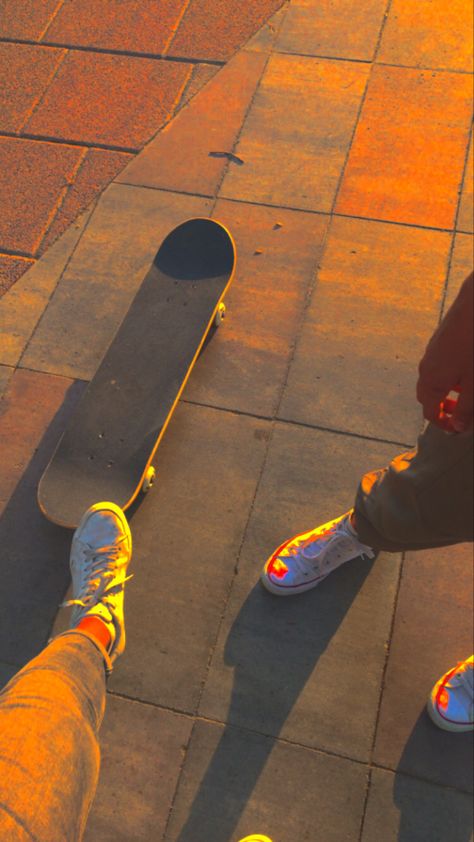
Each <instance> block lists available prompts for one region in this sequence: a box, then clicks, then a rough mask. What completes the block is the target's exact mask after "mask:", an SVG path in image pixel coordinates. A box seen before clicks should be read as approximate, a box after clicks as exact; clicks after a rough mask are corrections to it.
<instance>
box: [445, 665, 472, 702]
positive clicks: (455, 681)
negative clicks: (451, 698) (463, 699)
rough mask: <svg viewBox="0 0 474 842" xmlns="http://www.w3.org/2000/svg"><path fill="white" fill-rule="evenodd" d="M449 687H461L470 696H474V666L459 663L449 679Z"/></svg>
mask: <svg viewBox="0 0 474 842" xmlns="http://www.w3.org/2000/svg"><path fill="white" fill-rule="evenodd" d="M449 684H450V685H451V687H459V686H461V687H463V688H464V690H466V691H467V692H468V693H469V694H470V695H471V696H474V666H473V665H472V664H466V663H461V664H460V665H459V666H458V667H457V669H456V672H455V673H454V675H452V676H451V678H450V679H449Z"/></svg>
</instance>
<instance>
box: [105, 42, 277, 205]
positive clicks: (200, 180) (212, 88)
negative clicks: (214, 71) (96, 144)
mask: <svg viewBox="0 0 474 842" xmlns="http://www.w3.org/2000/svg"><path fill="white" fill-rule="evenodd" d="M265 63H266V56H265V54H264V53H258V52H247V51H245V50H243V51H241V52H240V53H238V54H237V56H235V58H234V59H232V61H230V62H229V64H228V65H226V67H225V68H223V69H222V70H221V71H220V72H219V73H218V75H217V76H216V77H215V78H214V79H213V80H212V81H211V82H210V83H209V85H207V86H206V87H205V88H204V90H202V91H201V92H200V94H199V95H198V96H197V97H195V99H194V100H193V101H192V102H191V103H190V105H189V106H188V107H187V108H183V110H182V111H181V112H180V113H179V114H178V116H177V117H176V118H175V119H174V120H173V121H172V122H171V123H169V124H168V126H166V127H165V128H164V130H163V131H162V132H161V133H160V134H159V135H158V137H157V138H155V139H154V140H153V141H152V142H151V143H150V144H149V145H148V146H147V147H146V149H144V150H143V152H141V153H140V155H138V156H137V157H136V158H135V159H134V160H133V161H132V162H131V163H130V164H129V165H128V167H126V169H125V170H124V172H123V173H121V175H120V176H119V178H118V179H117V181H118V182H119V183H126V184H137V185H146V186H148V187H158V188H163V189H167V190H177V191H182V192H186V193H197V194H200V195H205V196H214V195H215V193H216V192H217V188H218V187H219V185H220V183H221V181H222V176H223V174H224V172H225V169H226V167H227V165H228V159H227V158H226V156H225V154H221V155H220V156H215V155H212V154H211V153H213V152H217V153H229V152H232V150H233V148H234V145H235V141H236V139H237V136H238V134H239V132H240V129H241V126H242V123H243V120H244V118H245V114H246V112H247V110H248V108H249V105H250V103H251V101H252V97H253V96H254V93H255V90H256V88H257V85H258V83H259V80H260V77H261V75H262V72H263V69H264V67H265ZM222 114H225V115H226V118H225V120H223V119H222ZM233 166H236V164H235V163H234V164H233Z"/></svg>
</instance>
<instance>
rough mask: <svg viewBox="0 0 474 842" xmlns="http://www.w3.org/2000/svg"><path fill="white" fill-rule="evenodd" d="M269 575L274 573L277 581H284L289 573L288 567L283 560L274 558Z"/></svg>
mask: <svg viewBox="0 0 474 842" xmlns="http://www.w3.org/2000/svg"><path fill="white" fill-rule="evenodd" d="M268 572H269V573H273V575H274V576H276V577H277V579H283V578H284V577H285V576H286V574H287V573H288V567H287V566H286V564H285V562H284V561H282V560H281V558H274V559H273V560H272V561H271V562H270V565H269V570H268Z"/></svg>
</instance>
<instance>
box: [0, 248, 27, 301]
mask: <svg viewBox="0 0 474 842" xmlns="http://www.w3.org/2000/svg"><path fill="white" fill-rule="evenodd" d="M33 263H34V260H28V259H27V258H24V257H9V255H8V254H0V296H1V295H4V293H5V292H6V291H7V290H8V289H10V287H11V286H13V284H14V283H16V281H17V280H18V278H21V276H22V275H23V273H24V272H26V270H27V269H29V267H30V266H32V265H33Z"/></svg>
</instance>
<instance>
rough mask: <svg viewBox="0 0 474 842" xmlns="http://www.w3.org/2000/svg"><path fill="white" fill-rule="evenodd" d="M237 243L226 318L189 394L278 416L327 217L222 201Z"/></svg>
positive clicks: (219, 209) (219, 211)
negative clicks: (234, 269)
mask: <svg viewBox="0 0 474 842" xmlns="http://www.w3.org/2000/svg"><path fill="white" fill-rule="evenodd" d="M213 215H214V216H215V217H216V218H217V219H219V220H220V221H221V222H223V223H224V224H225V225H227V226H228V228H229V230H230V231H231V232H232V236H233V237H234V239H235V242H236V245H237V271H236V277H235V279H234V282H233V285H232V287H231V289H230V292H229V293H228V295H227V297H226V305H227V318H226V321H225V323H224V325H223V327H222V328H221V329H220V331H219V332H218V334H217V335H216V336H215V338H214V339H213V341H212V343H211V345H210V347H209V353H208V355H207V356H206V359H204V358H202V359H200V360H198V362H197V364H196V367H195V369H194V371H193V376H192V378H191V379H190V380H189V383H188V386H187V389H186V398H187V400H191V401H197V402H198V403H203V404H207V405H211V406H220V407H225V408H227V409H234V410H238V411H241V412H250V413H252V414H254V415H260V416H265V417H273V416H274V414H275V412H276V410H277V407H278V404H279V401H280V397H281V393H282V388H283V385H284V382H285V379H286V375H287V370H288V365H289V361H290V358H291V354H292V350H293V343H294V337H295V334H296V333H297V332H298V330H299V326H300V322H301V319H302V316H303V311H304V308H305V306H306V298H307V294H308V289H309V287H310V286H311V285H312V283H313V279H314V275H315V272H316V267H317V265H318V262H319V260H320V257H321V254H322V251H323V244H324V238H325V234H326V229H327V224H328V217H324V216H319V215H316V214H310V213H303V212H301V211H288V210H280V209H277V208H266V207H263V206H257V205H249V204H246V203H241V202H228V201H225V200H219V201H218V202H217V205H216V208H215V211H214V214H213Z"/></svg>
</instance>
